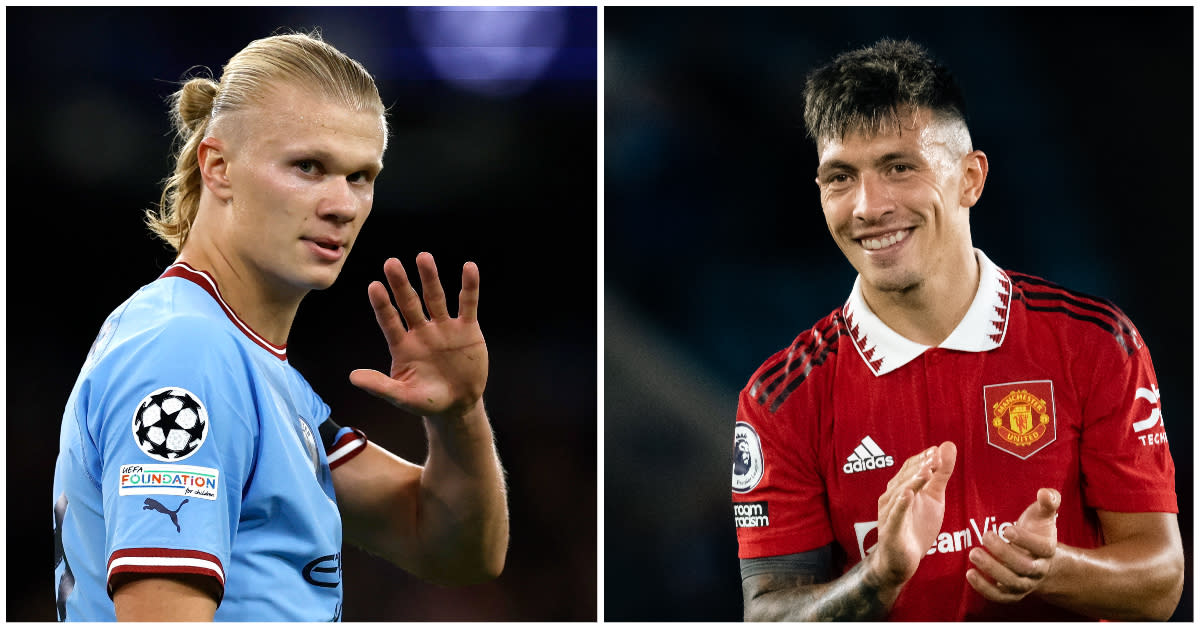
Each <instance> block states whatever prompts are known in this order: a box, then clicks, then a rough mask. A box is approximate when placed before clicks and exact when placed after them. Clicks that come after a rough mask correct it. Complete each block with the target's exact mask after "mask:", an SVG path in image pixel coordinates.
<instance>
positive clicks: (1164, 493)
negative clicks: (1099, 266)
mask: <svg viewBox="0 0 1200 628" xmlns="http://www.w3.org/2000/svg"><path fill="white" fill-rule="evenodd" d="M976 257H977V259H978V260H979V263H980V280H979V289H978V291H977V292H976V295H975V298H974V300H973V301H972V303H971V306H970V309H969V310H968V312H967V314H966V316H965V317H964V318H963V320H962V321H961V322H960V323H959V325H958V327H957V328H955V330H954V332H953V333H952V334H950V336H949V337H948V338H947V339H946V340H945V341H944V342H943V343H942V344H941V345H939V346H937V347H928V346H925V345H921V344H917V343H914V342H912V341H909V340H907V339H905V338H903V337H901V336H900V335H899V334H897V333H896V332H894V331H892V330H891V329H890V328H888V327H887V326H886V325H884V324H883V322H882V321H881V320H879V318H878V317H876V316H875V315H874V314H873V313H872V312H871V310H870V309H869V308H868V307H867V305H866V303H865V302H864V301H863V299H862V296H861V293H860V289H859V283H858V282H859V281H860V280H861V279H860V280H856V282H855V285H854V288H853V290H852V291H851V295H850V299H849V300H848V301H847V303H846V304H845V306H843V307H842V308H840V309H838V310H835V311H834V312H832V313H831V314H830V315H829V316H826V317H825V318H824V319H822V320H821V321H820V322H818V323H817V324H816V326H814V327H813V328H812V329H810V330H808V331H806V332H804V333H802V334H800V336H798V337H797V338H796V340H795V341H794V342H793V343H792V344H791V346H789V347H788V348H786V349H784V350H782V351H780V352H778V353H776V354H775V355H774V356H772V357H771V358H770V359H768V360H767V361H766V362H765V363H763V365H762V366H761V367H760V368H759V369H758V370H757V371H756V372H755V373H754V376H753V377H751V379H750V381H749V382H748V383H747V385H746V387H745V388H744V389H743V390H742V392H741V398H740V400H739V403H738V420H737V424H736V426H735V435H734V465H733V502H734V519H735V525H736V526H737V536H738V544H739V546H740V547H739V552H738V555H739V556H740V557H741V558H757V557H762V556H777V555H782V554H793V553H797V552H804V551H808V550H813V549H816V548H819V547H821V546H823V545H827V544H829V543H833V544H834V546H835V551H834V556H835V558H836V559H837V560H838V561H839V564H838V567H839V568H840V569H841V570H842V572H843V573H844V572H845V571H846V570H848V569H850V568H851V567H853V566H854V565H855V564H857V563H858V562H859V561H861V560H862V559H863V558H864V557H865V556H866V555H867V553H869V552H871V551H872V550H873V549H874V546H875V543H876V542H877V540H878V532H877V530H876V529H875V528H876V520H877V518H878V512H877V508H878V504H877V500H878V498H879V496H880V495H882V494H883V492H884V490H885V489H886V485H887V482H888V480H889V479H891V478H892V476H893V475H895V473H896V471H898V470H899V468H900V465H902V464H903V463H904V461H905V460H906V459H908V458H909V457H910V456H913V455H914V454H917V453H919V452H920V451H922V450H923V449H925V448H927V447H929V446H931V445H936V444H938V443H940V442H943V441H947V440H949V441H953V442H954V443H955V445H957V447H958V458H957V461H956V463H955V468H954V473H953V475H952V476H951V478H950V482H949V484H948V486H947V487H946V515H945V519H944V521H943V524H942V530H941V532H940V534H939V535H938V537H937V540H936V542H935V543H934V545H933V547H931V548H930V550H929V553H928V554H926V556H925V557H924V558H923V559H922V560H921V564H920V567H919V568H918V569H917V572H916V575H915V576H914V577H913V579H912V580H911V581H909V583H908V584H907V585H906V586H905V587H904V589H903V590H902V592H901V594H900V597H899V599H898V600H897V601H896V604H895V606H894V607H893V608H892V613H891V616H890V618H891V619H896V620H925V621H937V620H990V619H1004V620H1008V619H1042V620H1049V619H1078V618H1079V617H1078V616H1077V615H1074V614H1072V613H1070V612H1069V611H1066V610H1064V609H1061V608H1058V607H1055V606H1051V605H1049V604H1047V603H1045V602H1042V601H1041V600H1040V599H1038V598H1036V597H1035V596H1030V597H1028V598H1026V599H1025V600H1023V601H1022V602H1020V603H1018V604H1015V605H1011V604H995V603H992V602H989V601H987V600H986V599H985V598H984V597H983V596H981V595H979V594H978V593H977V592H975V590H974V589H972V588H971V586H970V584H969V583H968V582H967V580H966V572H967V570H968V569H969V568H971V566H972V565H971V563H970V561H969V560H968V559H967V553H968V552H969V551H970V549H971V548H972V547H976V546H981V545H982V544H981V542H980V537H981V536H982V534H983V533H984V532H985V531H987V530H989V529H990V530H997V531H1000V530H1003V529H1004V528H1006V527H1007V526H1009V525H1011V524H1012V523H1013V522H1015V521H1016V520H1017V518H1018V517H1019V516H1020V515H1021V513H1022V512H1023V511H1024V510H1025V508H1026V507H1027V506H1028V505H1029V504H1031V503H1033V502H1034V500H1035V499H1036V498H1037V490H1038V489H1039V488H1042V487H1049V488H1054V489H1057V490H1058V491H1059V492H1060V493H1061V494H1062V505H1061V507H1060V509H1059V514H1058V539H1059V541H1061V542H1063V543H1066V544H1068V545H1072V546H1076V547H1085V548H1091V547H1097V546H1099V545H1100V544H1101V535H1100V528H1099V524H1098V521H1097V518H1096V514H1095V511H1096V510H1097V509H1099V510H1107V511H1115V512H1178V506H1177V502H1176V497H1175V466H1174V463H1173V462H1172V460H1171V454H1170V450H1169V449H1168V447H1167V443H1166V440H1167V439H1166V433H1165V431H1164V428H1163V420H1162V414H1161V411H1160V409H1159V390H1158V383H1157V380H1156V379H1155V375H1154V368H1153V365H1152V364H1151V361H1150V353H1149V351H1148V350H1147V349H1146V347H1145V345H1144V344H1143V343H1142V339H1141V337H1140V336H1139V335H1138V333H1137V330H1136V329H1135V328H1134V326H1133V324H1132V323H1131V322H1130V321H1129V319H1128V318H1127V317H1126V316H1125V315H1124V314H1123V313H1122V312H1121V311H1120V310H1119V309H1118V308H1117V307H1116V306H1115V305H1113V304H1112V303H1110V302H1108V301H1106V300H1103V299H1098V298H1095V297H1091V296H1087V295H1083V294H1080V293H1077V292H1072V291H1069V290H1066V289H1064V288H1061V287H1059V286H1056V285H1054V284H1052V283H1050V282H1048V281H1045V280H1043V279H1039V278H1036V277H1032V276H1029V275H1022V274H1018V273H1006V272H1005V271H1003V270H1000V269H999V268H997V267H996V266H995V265H994V264H993V263H992V262H991V261H990V260H988V259H987V257H986V256H984V255H983V253H982V252H980V251H976Z"/></svg>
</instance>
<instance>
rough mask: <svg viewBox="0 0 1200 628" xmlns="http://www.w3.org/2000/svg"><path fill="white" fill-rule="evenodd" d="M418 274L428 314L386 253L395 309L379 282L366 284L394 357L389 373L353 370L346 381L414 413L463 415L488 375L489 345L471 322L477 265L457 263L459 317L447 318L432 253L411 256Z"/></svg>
mask: <svg viewBox="0 0 1200 628" xmlns="http://www.w3.org/2000/svg"><path fill="white" fill-rule="evenodd" d="M417 271H418V272H419V273H420V276H421V285H422V287H423V289H424V296H425V307H426V309H428V310H429V318H428V319H427V318H425V313H424V312H423V311H422V309H421V297H419V296H418V295H417V291H416V290H415V289H413V287H412V284H411V283H409V281H408V274H407V273H405V272H404V265H403V264H401V263H400V261H399V260H397V259H395V258H390V259H388V260H387V261H386V262H384V263H383V273H384V275H385V276H386V277H387V280H388V284H389V285H390V286H391V289H392V294H393V295H395V297H396V307H392V301H391V299H390V298H389V297H388V291H387V289H386V288H384V287H383V284H382V283H381V282H378V281H373V282H371V285H369V286H367V296H368V297H369V298H370V300H371V307H372V308H374V310H375V320H376V321H378V322H379V328H380V329H381V330H383V336H384V338H385V339H386V340H387V343H388V350H389V351H390V352H391V354H392V366H391V371H390V373H389V374H387V375H385V374H383V373H381V372H379V371H375V370H371V369H356V370H354V371H353V372H351V373H350V382H351V383H353V384H354V385H355V386H358V387H359V388H362V389H363V390H365V391H367V392H368V393H370V394H372V395H375V396H376V397H380V398H382V399H385V400H387V401H388V402H390V403H392V404H393V405H395V406H396V407H398V408H401V409H403V410H405V411H407V412H411V413H413V414H417V415H421V416H428V417H432V416H447V417H452V416H463V415H466V414H467V413H469V412H471V411H472V410H473V409H475V408H476V407H477V406H478V405H479V403H480V400H481V399H482V397H483V389H484V386H485V385H486V384H487V375H488V354H487V344H485V343H484V340H483V332H482V331H480V329H479V320H478V319H477V314H478V311H479V268H478V267H477V266H476V265H475V264H474V262H467V263H466V264H465V265H464V266H463V273H462V291H461V292H460V293H459V295H458V317H457V318H451V317H450V312H449V310H448V309H447V306H446V293H445V292H444V291H443V290H442V284H441V281H440V280H439V279H438V273H437V265H436V264H435V263H434V261H433V256H432V255H430V254H429V253H421V254H420V255H417ZM397 309H398V310H399V311H397ZM401 317H403V318H401ZM406 324H407V328H406Z"/></svg>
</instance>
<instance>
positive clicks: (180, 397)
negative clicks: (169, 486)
mask: <svg viewBox="0 0 1200 628" xmlns="http://www.w3.org/2000/svg"><path fill="white" fill-rule="evenodd" d="M206 438H208V411H207V410H205V409H204V404H202V403H200V399H199V398H198V397H196V395H194V394H192V393H191V392H189V391H187V390H185V389H183V388H179V387H178V386H171V387H167V388H159V389H158V390H156V391H154V392H152V393H150V394H149V395H146V397H145V398H144V399H142V402H141V403H139V404H138V407H137V410H136V411H135V412H134V413H133V440H134V441H135V442H136V443H137V445H138V448H140V449H141V450H142V451H143V452H145V454H146V455H147V456H150V457H151V458H154V459H155V460H161V461H162V462H178V461H180V460H183V459H185V458H187V457H188V456H191V455H192V454H194V453H196V450H198V449H200V446H201V445H203V444H204V439H206Z"/></svg>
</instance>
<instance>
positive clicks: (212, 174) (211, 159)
mask: <svg viewBox="0 0 1200 628" xmlns="http://www.w3.org/2000/svg"><path fill="white" fill-rule="evenodd" d="M196 159H197V160H199V162H200V178H201V179H202V180H203V181H204V187H206V188H208V190H209V191H210V192H212V193H213V196H215V197H217V199H218V200H220V201H221V202H222V203H228V202H229V201H230V199H232V198H233V187H232V186H231V185H230V183H229V160H228V159H227V158H226V145H225V142H223V141H221V140H220V139H218V138H215V137H212V136H209V137H206V138H204V139H203V140H202V141H201V142H200V146H199V148H197V149H196Z"/></svg>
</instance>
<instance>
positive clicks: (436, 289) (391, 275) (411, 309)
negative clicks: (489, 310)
mask: <svg viewBox="0 0 1200 628" xmlns="http://www.w3.org/2000/svg"><path fill="white" fill-rule="evenodd" d="M383 273H384V275H385V276H386V277H387V280H388V285H389V286H390V287H391V290H392V295H393V296H394V297H395V299H396V308H397V309H398V310H399V311H400V316H402V317H403V321H402V324H404V325H407V326H408V328H409V329H411V328H413V327H416V326H420V325H423V324H425V323H426V322H427V319H426V318H425V312H424V310H422V308H421V300H422V299H421V296H420V295H418V294H417V291H416V289H415V288H414V287H413V285H412V283H411V282H409V280H408V273H407V272H406V271H405V270H404V264H402V263H400V260H398V259H396V258H394V257H393V258H389V259H388V260H387V261H385V262H384V263H383ZM417 273H418V274H419V275H420V277H421V288H422V290H423V292H424V301H425V304H424V307H425V309H426V310H428V311H429V319H428V320H434V321H444V320H448V319H449V318H450V311H449V306H448V305H447V303H446V292H445V290H443V288H442V281H441V279H440V278H439V277H438V271H437V263H436V262H434V259H433V255H431V254H429V253H426V252H422V253H420V254H419V255H417ZM385 296H386V295H385ZM371 305H372V306H375V307H376V318H377V319H378V318H379V317H380V312H379V306H378V305H377V303H376V299H375V297H374V296H372V297H371ZM478 314H479V267H478V266H476V265H475V263H474V262H467V263H466V264H464V265H463V276H462V291H461V292H459V295H458V316H459V318H461V319H463V320H465V321H467V322H473V321H475V320H476V319H477V318H478ZM380 326H383V322H382V321H381V322H380ZM385 333H387V332H386V330H385ZM389 339H390V337H389Z"/></svg>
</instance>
